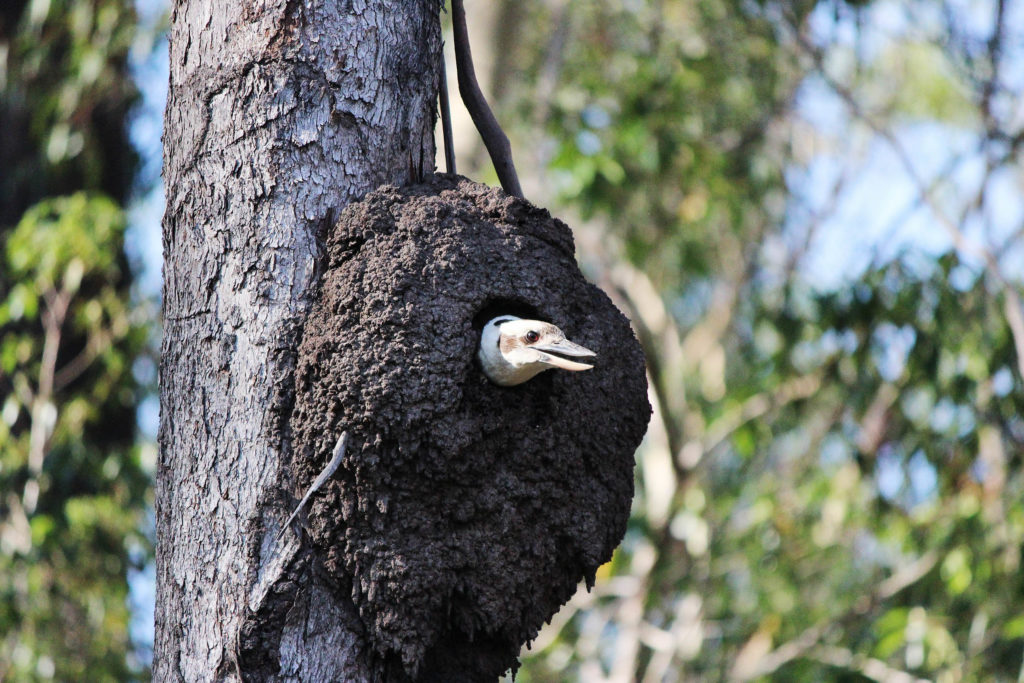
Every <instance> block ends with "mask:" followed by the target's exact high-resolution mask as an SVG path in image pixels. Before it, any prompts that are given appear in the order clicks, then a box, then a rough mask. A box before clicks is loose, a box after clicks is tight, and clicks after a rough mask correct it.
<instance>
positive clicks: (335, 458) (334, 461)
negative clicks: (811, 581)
mask: <svg viewBox="0 0 1024 683" xmlns="http://www.w3.org/2000/svg"><path fill="white" fill-rule="evenodd" d="M347 446H348V432H347V431H344V432H342V433H341V438H339V439H338V443H337V444H336V445H335V446H334V453H333V454H332V455H331V461H330V462H329V463H327V466H326V467H324V469H323V471H322V472H321V473H320V474H319V475H318V476H317V478H316V480H315V481H314V482H313V485H312V486H310V487H309V490H308V491H306V495H304V496H303V497H302V500H300V501H299V505H298V507H296V508H295V511H294V512H293V513H292V514H291V517H289V518H288V521H287V522H285V523H284V526H283V527H281V533H279V534H278V535H277V541H280V540H281V537H282V536H284V532H286V531H287V530H288V529H289V528H290V527H291V525H292V522H294V521H295V518H296V517H297V516H298V514H299V513H300V512H301V511H302V508H304V507H306V503H308V502H309V499H310V497H312V495H313V494H314V493H316V492H317V491H318V490H319V489H320V487H321V486H323V485H324V482H326V481H327V480H328V479H330V478H331V475H332V474H334V473H335V472H336V471H337V470H338V465H340V464H341V459H342V458H344V457H345V448H346V447H347Z"/></svg>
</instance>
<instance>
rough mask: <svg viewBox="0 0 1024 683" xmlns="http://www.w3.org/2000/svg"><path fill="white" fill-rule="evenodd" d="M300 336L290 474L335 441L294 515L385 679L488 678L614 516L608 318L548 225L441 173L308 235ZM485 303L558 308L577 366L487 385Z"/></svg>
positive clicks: (613, 330) (548, 316)
mask: <svg viewBox="0 0 1024 683" xmlns="http://www.w3.org/2000/svg"><path fill="white" fill-rule="evenodd" d="M327 252H328V263H327V267H326V272H325V274H324V276H323V280H322V291H321V293H320V297H319V301H318V302H317V303H316V305H315V306H314V308H313V310H312V312H311V314H310V315H309V317H308V319H307V321H306V325H305V329H304V332H303V340H302V344H301V347H300V350H299V365H298V371H297V390H296V405H295V410H294V413H293V416H292V420H291V427H292V434H293V442H294V460H293V463H292V471H293V473H294V477H295V481H294V484H295V486H294V488H295V491H296V492H299V493H301V492H302V491H304V490H305V489H306V488H307V487H308V486H309V484H310V483H311V482H312V481H313V479H314V478H315V477H316V475H317V474H318V473H319V472H320V471H321V469H323V467H324V465H325V463H326V462H327V461H328V459H329V458H330V455H331V451H332V448H333V446H334V444H335V442H336V441H337V439H338V437H339V435H340V434H341V433H342V431H344V430H348V433H349V436H350V440H349V447H348V450H347V453H346V456H345V458H344V460H343V461H342V463H341V466H340V467H339V469H338V471H337V473H336V474H335V475H334V477H333V478H332V480H331V481H330V482H328V484H327V485H326V486H324V488H323V489H322V490H321V491H320V492H319V493H317V494H316V496H315V498H314V501H313V504H312V506H311V508H310V511H309V515H308V530H309V538H310V540H311V543H312V546H313V548H314V552H315V553H316V555H317V556H318V557H319V558H320V561H321V563H322V565H323V567H324V569H325V570H326V572H327V573H328V574H329V575H330V577H331V580H332V581H335V582H336V585H337V589H338V591H339V592H340V593H341V594H344V598H345V599H351V600H353V601H354V602H355V605H356V607H357V609H358V612H359V615H360V617H361V619H362V621H363V623H364V625H365V628H366V632H367V635H368V639H369V641H370V642H371V643H372V646H373V649H374V652H375V656H376V657H378V658H379V665H380V666H379V668H378V670H379V672H381V677H382V678H385V679H387V680H448V681H460V680H473V681H476V680H488V679H491V680H494V679H496V678H497V677H498V676H500V675H501V674H502V673H503V672H504V671H506V670H507V669H509V668H510V667H513V668H514V667H515V666H516V662H517V657H518V654H519V650H520V648H521V646H522V644H523V643H526V642H528V641H530V640H531V639H532V638H534V637H535V636H536V635H537V632H538V630H539V629H540V627H541V625H542V624H543V623H544V622H545V621H546V620H548V619H550V618H551V616H552V615H553V614H554V613H555V612H556V611H557V610H558V609H559V607H561V606H562V605H563V604H564V603H565V602H566V601H567V600H568V599H569V598H570V597H571V596H572V594H573V592H574V591H575V590H576V586H577V584H578V582H579V581H580V580H581V579H584V580H586V581H587V582H588V583H592V582H593V580H594V572H595V571H596V570H597V568H598V566H600V565H601V564H602V563H604V562H607V561H608V560H609V558H610V557H611V555H612V551H613V550H614V548H615V547H616V545H618V543H619V541H620V540H621V539H622V536H623V534H624V533H625V530H626V521H627V518H628V516H629V508H630V502H631V499H632V496H633V453H634V451H635V449H636V447H637V446H638V445H639V443H640V440H641V438H642V437H643V434H644V431H645V429H646V426H647V421H648V419H649V417H650V412H651V409H650V406H649V404H648V402H647V381H646V376H645V372H644V358H643V354H642V352H641V350H640V346H639V344H638V343H637V341H636V338H635V337H634V335H633V333H632V331H631V329H630V327H629V322H628V321H627V320H626V318H625V317H624V316H623V315H622V313H620V312H619V310H618V309H617V308H616V307H615V306H614V305H613V304H612V302H611V300H610V299H609V298H608V297H607V296H606V295H605V294H604V293H603V292H602V291H601V290H600V289H598V288H597V287H595V286H594V285H591V284H589V283H588V282H586V280H584V278H583V275H582V274H581V273H580V270H579V268H578V266H577V265H576V261H575V259H574V256H573V239H572V234H571V232H570V231H569V228H568V227H566V225H565V224H564V223H562V222H561V221H559V220H557V219H555V218H552V217H551V215H550V214H549V213H548V212H547V211H545V210H543V209H538V208H536V207H534V206H532V205H531V204H530V203H528V202H526V201H523V200H521V199H516V198H514V197H510V196H508V195H506V194H505V193H504V192H502V191H501V190H498V189H492V188H488V187H485V186H483V185H479V184H476V183H473V182H471V181H469V180H467V179H465V178H462V177H459V176H452V175H436V176H432V177H429V178H428V179H427V181H426V182H425V183H424V184H422V185H417V186H413V187H405V188H395V187H383V188H381V189H378V190H377V191H375V192H373V193H372V194H370V195H368V196H367V197H366V198H365V199H364V200H363V201H361V202H358V203H356V204H352V205H350V206H349V207H348V208H346V209H345V211H344V212H343V214H342V216H341V218H340V219H339V221H338V223H337V225H336V226H335V228H334V231H333V233H332V234H331V235H330V237H329V239H328V243H327ZM499 314H512V315H517V316H519V317H529V318H536V319H539V320H545V321H549V322H552V323H554V324H555V325H557V326H559V327H560V328H561V329H562V330H563V331H564V332H565V333H566V335H567V336H568V338H569V339H571V340H573V341H575V342H578V343H580V344H582V345H583V346H586V347H587V348H589V349H591V350H593V351H595V352H596V353H597V359H596V361H595V367H594V369H593V370H590V371H586V372H565V371H562V370H550V371H548V372H544V373H541V374H540V375H538V376H537V377H536V378H534V379H532V380H530V381H528V382H526V383H524V384H521V385H518V386H514V387H500V386H497V385H495V384H492V383H491V382H490V381H489V380H488V379H487V378H486V377H485V376H484V375H483V373H482V372H481V369H480V366H479V362H478V361H477V359H476V351H477V347H478V345H479V343H480V330H481V328H482V327H483V325H484V324H485V323H486V322H487V321H488V320H490V319H491V318H493V317H494V316H497V315H499Z"/></svg>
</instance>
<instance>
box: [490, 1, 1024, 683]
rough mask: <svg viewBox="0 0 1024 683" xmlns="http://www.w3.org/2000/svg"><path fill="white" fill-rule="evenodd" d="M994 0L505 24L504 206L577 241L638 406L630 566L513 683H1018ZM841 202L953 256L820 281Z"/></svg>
mask: <svg viewBox="0 0 1024 683" xmlns="http://www.w3.org/2000/svg"><path fill="white" fill-rule="evenodd" d="M1014 4H1015V3H1001V2H980V3H955V2H950V3H926V2H914V1H912V0H892V1H883V0H878V1H876V2H866V3H863V2H858V3H849V2H838V1H836V2H830V1H823V2H797V3H789V2H772V1H771V0H760V1H758V2H745V1H741V0H735V1H734V0H678V1H672V0H665V1H664V2H636V3H602V2H596V1H590V2H588V1H585V0H579V1H574V2H553V1H552V2H542V1H537V2H528V3H520V4H519V5H518V6H517V7H516V8H514V9H513V8H511V3H503V9H502V10H499V17H500V18H499V19H498V20H497V21H496V22H495V24H496V25H497V26H498V27H499V28H498V31H499V32H500V33H501V34H503V38H502V40H503V41H504V42H503V44H504V45H507V46H513V47H511V48H510V51H511V52H510V54H509V55H507V56H505V57H503V59H501V60H499V66H498V70H497V71H496V72H495V74H496V75H495V78H496V79H498V81H499V85H498V86H496V87H495V90H496V91H497V92H501V93H503V99H502V104H503V107H504V111H505V113H504V119H505V120H508V121H514V122H515V121H518V122H520V123H519V124H513V125H514V132H515V134H516V136H517V137H518V144H516V141H515V140H514V141H513V148H514V149H516V150H519V157H518V160H519V162H520V165H521V166H523V167H524V168H528V169H529V171H528V176H529V174H535V175H536V176H537V177H539V178H540V181H539V182H537V181H534V182H533V183H532V185H533V188H532V190H531V189H529V188H530V181H529V180H528V181H527V185H526V186H527V188H528V189H527V194H528V195H531V196H532V198H533V199H534V200H535V201H540V202H542V203H543V202H551V203H555V204H557V205H558V206H560V207H561V208H560V209H559V211H560V212H562V213H564V214H566V215H567V217H569V218H570V219H571V218H572V217H574V216H575V218H576V221H575V223H576V225H575V226H574V227H576V228H577V239H578V241H579V243H580V256H581V259H582V261H583V263H584V264H585V265H586V266H587V268H588V269H589V271H590V274H591V276H592V277H593V278H594V279H595V280H597V281H598V282H600V283H601V284H602V285H603V286H605V288H606V289H608V290H609V291H611V292H612V293H613V296H615V297H616V299H617V302H618V303H619V305H620V306H622V307H623V308H624V309H625V310H626V311H627V312H628V313H629V315H630V317H631V318H632V319H633V321H634V323H635V325H636V327H637V331H638V334H639V337H640V339H641V342H642V343H643V344H644V346H645V350H646V353H647V357H648V361H649V371H650V380H651V385H652V394H651V395H652V401H653V402H654V404H655V416H654V421H653V423H652V426H651V430H650V432H649V434H648V438H647V441H646V442H645V444H644V446H643V447H642V448H641V450H640V451H639V452H638V470H637V487H638V495H637V500H636V504H635V506H634V512H633V518H632V522H631V524H630V529H629V532H628V533H627V537H626V540H625V542H624V544H623V545H622V547H621V548H620V550H619V551H618V553H617V554H616V556H615V558H614V559H613V561H612V562H611V563H610V564H609V565H608V566H606V567H605V568H604V570H603V571H602V573H601V574H599V580H598V583H597V586H596V587H595V588H594V590H593V591H592V592H591V593H589V594H588V593H586V592H582V591H581V593H579V594H578V595H577V596H576V597H575V598H574V599H573V600H572V601H571V602H570V604H569V605H568V606H567V608H566V609H564V610H563V611H562V612H561V613H559V614H558V615H556V616H555V618H554V620H553V622H552V624H551V625H550V626H549V627H548V628H546V629H545V631H543V632H542V633H541V635H540V637H539V638H538V639H537V641H536V642H535V643H533V646H532V648H531V650H530V651H529V652H524V655H525V660H524V665H523V668H522V670H521V671H520V673H519V675H518V676H517V679H516V680H523V681H560V680H585V681H597V680H612V681H633V680H637V681H641V680H642V681H676V680H751V679H757V680H768V679H770V680H780V681H823V680H879V681H883V680H884V681H890V680H891V681H896V680H899V681H910V680H932V681H934V680H938V681H990V680H1021V679H1022V678H1021V677H1022V676H1024V628H1022V627H1024V616H1022V614H1024V610H1022V608H1024V578H1022V574H1021V571H1020V569H1021V567H1020V561H1021V551H1022V547H1024V502H1022V501H1024V496H1022V494H1024V457H1022V456H1024V419H1022V417H1021V415H1022V413H1024V392H1022V388H1024V387H1022V382H1021V373H1022V370H1024V363H1022V360H1021V354H1022V352H1024V323H1022V322H1021V315H1022V314H1021V311H1022V308H1021V301H1020V294H1021V288H1022V278H1024V251H1022V248H1021V237H1022V234H1024V219H1022V216H1024V213H1022V211H1021V200H1020V197H1021V196H1022V195H1024V192H1022V174H1021V171H1022V166H1021V160H1020V146H1021V143H1022V139H1024V132H1022V127H1021V126H1022V120H1024V119H1022V118H1021V116H1022V114H1024V112H1022V111H1021V104H1020V102H1021V97H1020V96H1021V90H1022V89H1024V88H1022V84H1021V82H1020V79H1019V78H1017V77H1016V76H1013V75H1012V74H1015V73H1016V74H1019V73H1020V70H1021V68H1024V61H1022V58H1024V51H1022V46H1024V42H1022V41H1024V15H1021V13H1020V7H1017V8H1016V10H1014V9H1013V6H1014ZM537 27H543V30H536V28H537ZM509 34H511V36H510V35H509ZM822 112H824V114H823V113H822ZM522 122H525V125H524V124H523V123H522ZM922 140H923V141H924V142H927V143H928V145H929V146H931V147H932V148H934V149H938V150H939V151H941V152H945V151H946V150H947V149H948V150H949V152H950V153H949V154H948V157H949V159H950V160H949V161H944V162H943V164H941V165H940V164H937V163H935V162H934V161H931V162H926V161H925V159H926V158H927V157H928V155H927V154H925V153H926V152H928V151H929V150H925V149H919V148H918V147H915V145H916V144H917V143H918V142H920V141H922ZM946 140H948V143H947V142H945V141H946ZM964 140H965V141H966V142H962V141H964ZM958 150H960V151H958ZM963 150H966V151H963ZM883 153H884V154H885V155H886V157H885V158H886V159H887V160H888V162H887V163H888V168H887V171H886V172H887V173H888V174H890V175H889V177H888V178H887V177H884V176H880V175H878V172H877V171H876V170H874V169H875V168H876V167H877V163H876V162H875V161H874V160H875V159H877V158H878V157H879V155H881V154H883ZM930 156H931V158H932V159H934V158H935V157H936V156H939V155H938V154H937V153H934V152H932V153H930ZM970 164H975V167H974V168H976V169H980V172H979V171H973V172H970V173H968V172H966V171H965V170H964V169H965V168H966V167H967V166H969V165H970ZM823 166H825V167H831V168H833V169H836V170H835V172H834V173H832V174H831V175H830V176H828V177H829V181H828V182H822V180H821V178H820V176H819V175H816V174H820V169H821V168H822V167H823ZM937 166H940V167H939V168H936V167H937ZM1002 183H1005V185H1004V186H1003V187H1002V189H1000V187H999V186H1000V184H1002ZM901 184H902V187H901ZM864 185H868V186H870V187H871V188H872V190H873V192H874V193H875V194H874V195H873V196H871V197H869V201H874V202H876V203H877V204H878V207H879V212H881V211H882V210H883V209H884V206H885V204H886V201H887V198H888V197H889V196H890V195H896V194H897V193H902V195H903V196H904V197H906V198H907V202H908V204H909V205H908V207H907V208H906V209H905V210H904V211H903V212H902V213H901V214H897V218H896V219H895V220H894V222H893V225H892V226H891V228H890V233H899V232H900V231H905V233H904V234H907V235H912V234H914V231H916V232H917V234H918V235H920V236H921V237H923V238H927V239H924V240H922V241H924V242H928V243H932V244H934V243H935V240H936V238H935V235H936V234H937V235H940V236H941V237H940V238H939V241H944V242H945V243H946V244H947V246H945V247H943V248H941V249H938V250H936V249H935V248H934V247H931V248H917V247H916V246H915V244H914V241H913V240H912V239H907V238H903V240H902V241H901V242H900V246H898V247H897V248H896V249H895V250H893V249H888V248H887V245H886V244H885V243H884V237H883V238H876V240H877V243H876V244H874V245H872V246H869V247H867V249H873V250H874V253H866V254H865V253H855V252H853V253H848V254H846V255H840V256H839V257H838V258H836V257H835V256H833V258H832V259H831V263H833V264H835V263H838V264H840V265H839V266H838V267H840V268H845V269H847V273H846V274H845V275H843V276H842V277H833V278H831V279H830V282H829V284H827V285H824V284H822V283H821V282H819V281H818V280H816V279H815V274H814V273H815V271H814V270H813V268H812V267H811V265H810V262H811V261H813V258H814V256H815V249H816V247H817V245H818V243H819V241H820V242H826V241H827V240H829V239H831V240H832V241H833V242H836V239H835V237H834V234H835V233H836V232H843V231H845V232H846V233H848V234H849V233H856V232H857V231H858V230H860V229H861V228H860V226H859V225H858V222H859V220H861V221H863V222H867V223H870V219H871V218H873V216H872V215H871V213H870V208H871V207H866V208H865V207H861V208H860V210H861V211H862V213H866V215H867V217H868V220H863V219H859V220H856V219H855V220H851V218H850V216H851V214H852V215H858V214H856V212H855V211H852V210H851V209H850V208H849V203H850V202H851V201H852V200H851V197H857V196H862V195H863V194H864V191H863V189H862V188H863V186H864ZM809 186H810V187H809ZM548 188H554V190H553V191H549V190H548ZM822 188H824V191H822ZM858 192H859V193H860V195H858ZM822 195H823V198H822ZM570 222H573V221H572V220H570ZM1007 224H1008V226H1007ZM828 230H832V231H833V233H832V234H833V236H832V237H829V236H828V234H827V233H828ZM837 248H838V247H836V246H834V245H833V246H832V247H831V249H833V250H835V249H837ZM856 264H861V265H859V266H858V265H856ZM1014 325H1016V326H1017V329H1016V330H1014V329H1013V326H1014Z"/></svg>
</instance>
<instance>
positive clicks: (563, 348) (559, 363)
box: [533, 339, 597, 372]
mask: <svg viewBox="0 0 1024 683" xmlns="http://www.w3.org/2000/svg"><path fill="white" fill-rule="evenodd" d="M533 348H534V349H535V350H536V351H537V352H538V354H537V355H538V356H539V358H538V360H539V361H540V362H541V363H544V364H545V365H552V366H554V367H556V368H561V369H563V370H572V371H574V372H578V371H580V370H589V369H590V368H592V367H594V366H593V365H588V364H587V363H577V362H576V361H572V360H569V359H568V358H562V356H572V357H574V358H594V357H596V356H597V354H596V353H594V352H593V351H591V350H590V349H587V348H584V347H582V346H580V345H579V344H576V343H574V342H571V341H569V340H568V339H562V340H560V341H556V342H551V343H550V344H544V345H543V346H534V347H533Z"/></svg>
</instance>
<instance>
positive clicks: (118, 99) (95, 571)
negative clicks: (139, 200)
mask: <svg viewBox="0 0 1024 683" xmlns="http://www.w3.org/2000/svg"><path fill="white" fill-rule="evenodd" d="M134 35H135V15H134V11H133V8H132V5H131V4H130V3H128V2H125V1H123V0H94V1H88V2H72V1H61V0H52V1H51V2H12V3H6V4H5V5H4V6H3V10H2V11H0V131H2V133H0V169H2V170H0V492H2V497H0V680H12V681H23V680H24V681H30V680H52V679H56V680H65V681H72V680H76V681H82V680H90V681H103V680H129V679H135V678H143V677H146V675H147V674H146V671H147V669H146V665H145V664H144V659H145V655H144V654H143V653H140V652H139V651H138V650H137V647H136V644H135V643H133V642H132V638H131V636H130V631H129V625H130V617H131V613H130V609H129V599H128V597H129V596H128V577H129V573H130V572H131V571H133V570H139V569H141V568H142V567H143V566H144V565H145V563H146V562H147V560H148V558H149V556H150V549H149V540H148V539H147V537H146V536H145V535H144V533H143V529H144V521H145V510H146V505H147V501H148V500H149V498H150V496H149V487H150V483H151V482H150V473H149V471H148V468H147V467H145V466H144V465H143V463H142V461H141V450H140V447H139V446H138V445H137V444H136V437H137V434H136V431H137V430H136V425H135V409H136V405H137V403H138V401H139V399H140V396H141V395H142V391H143V389H144V387H141V386H140V385H139V383H138V382H137V381H136V379H135V378H134V376H133V372H132V369H133V363H134V362H135V359H136V358H137V357H138V356H139V355H140V354H141V353H142V352H143V350H144V349H145V348H146V345H147V343H148V336H149V334H150V332H149V329H150V326H151V325H152V323H153V320H152V313H153V309H152V307H151V306H147V305H145V304H144V303H143V302H141V301H138V300H136V299H133V296H132V273H131V269H130V268H129V265H128V259H127V257H126V255H125V252H124V231H125V223H126V218H125V209H124V206H125V202H126V201H127V199H128V197H129V195H130V193H131V192H132V189H133V176H134V173H135V164H136V155H135V152H134V151H133V150H132V148H131V145H130V143H129V140H128V112H129V110H130V109H131V107H132V106H133V104H134V102H135V100H136V90H135V87H134V85H133V84H132V82H131V79H130V78H129V74H128V66H127V58H128V51H129V48H130V47H131V45H132V41H133V39H134ZM140 655H141V656H140Z"/></svg>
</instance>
